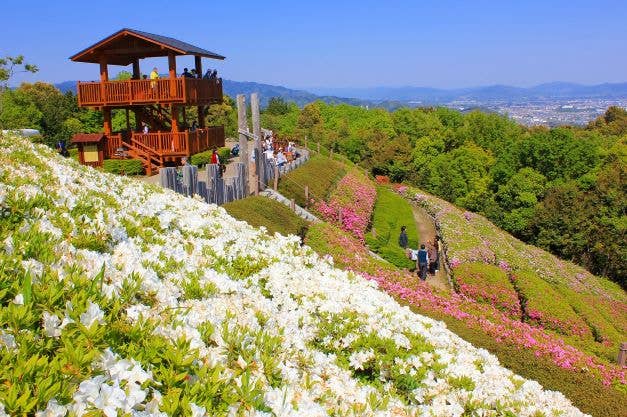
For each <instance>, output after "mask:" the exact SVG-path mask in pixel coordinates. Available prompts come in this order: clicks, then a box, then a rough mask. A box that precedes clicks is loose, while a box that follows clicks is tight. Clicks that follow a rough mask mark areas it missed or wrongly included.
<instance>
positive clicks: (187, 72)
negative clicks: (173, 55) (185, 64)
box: [183, 68, 194, 78]
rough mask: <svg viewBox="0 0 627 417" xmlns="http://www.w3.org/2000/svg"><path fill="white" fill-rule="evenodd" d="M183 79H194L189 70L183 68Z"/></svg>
mask: <svg viewBox="0 0 627 417" xmlns="http://www.w3.org/2000/svg"><path fill="white" fill-rule="evenodd" d="M183 77H185V78H194V75H193V74H192V73H191V72H189V70H188V69H187V68H185V69H184V70H183Z"/></svg>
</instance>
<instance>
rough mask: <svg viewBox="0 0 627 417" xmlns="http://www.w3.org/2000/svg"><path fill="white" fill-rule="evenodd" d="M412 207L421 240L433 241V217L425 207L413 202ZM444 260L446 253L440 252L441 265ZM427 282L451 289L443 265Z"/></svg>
mask: <svg viewBox="0 0 627 417" xmlns="http://www.w3.org/2000/svg"><path fill="white" fill-rule="evenodd" d="M411 209H412V212H413V213H414V221H415V222H416V228H417V229H418V236H420V240H421V242H426V241H427V240H431V241H433V240H434V239H435V234H436V231H435V224H434V221H433V218H432V217H431V216H430V215H429V213H427V212H426V211H425V210H424V209H423V208H421V207H416V206H415V205H414V204H411ZM444 262H445V259H444V254H440V265H442V264H443V263H444ZM427 283H429V284H431V285H432V286H434V287H437V288H439V289H442V290H445V291H450V290H451V286H450V284H449V279H448V277H447V276H446V270H445V269H444V268H443V267H441V268H440V269H439V270H438V272H436V273H435V275H428V276H427Z"/></svg>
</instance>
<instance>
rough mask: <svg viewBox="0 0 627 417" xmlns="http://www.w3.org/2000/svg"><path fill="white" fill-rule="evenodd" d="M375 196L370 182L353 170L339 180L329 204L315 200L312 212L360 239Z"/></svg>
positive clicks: (366, 225)
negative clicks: (314, 211)
mask: <svg viewBox="0 0 627 417" xmlns="http://www.w3.org/2000/svg"><path fill="white" fill-rule="evenodd" d="M376 196H377V191H376V188H375V186H374V184H373V183H372V181H370V179H369V178H368V177H367V176H365V175H364V174H363V173H361V172H360V171H358V170H357V169H356V168H354V169H352V170H350V171H349V172H348V173H347V174H346V175H345V176H344V178H342V179H341V180H340V182H339V183H338V184H337V187H336V188H335V190H334V191H333V192H332V193H331V196H330V198H329V201H328V202H326V201H324V200H320V201H318V202H317V203H316V206H315V209H316V210H317V211H318V213H320V215H321V216H322V218H323V219H325V220H327V221H331V222H334V223H338V224H340V227H341V228H342V229H344V230H345V231H347V232H349V233H351V234H352V235H353V236H355V237H357V238H358V239H360V240H363V239H364V233H365V232H366V228H367V227H368V223H369V221H370V216H371V215H372V210H373V208H374V202H375V199H376ZM340 221H341V223H340Z"/></svg>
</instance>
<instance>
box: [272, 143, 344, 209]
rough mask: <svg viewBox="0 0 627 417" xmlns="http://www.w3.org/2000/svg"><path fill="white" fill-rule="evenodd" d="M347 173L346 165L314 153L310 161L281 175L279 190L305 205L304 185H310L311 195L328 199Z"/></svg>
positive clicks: (299, 203) (314, 197)
mask: <svg viewBox="0 0 627 417" xmlns="http://www.w3.org/2000/svg"><path fill="white" fill-rule="evenodd" d="M345 173H346V166H345V165H344V164H343V163H341V162H338V161H335V160H332V159H329V158H327V157H325V156H320V155H314V156H312V157H311V159H309V161H308V162H307V163H306V164H305V165H303V166H301V167H299V168H297V169H295V170H294V171H291V172H289V173H288V174H287V175H285V176H283V177H281V180H280V182H279V192H280V193H281V194H283V195H284V196H285V197H287V198H293V199H294V200H296V204H298V205H299V206H302V207H305V206H307V205H308V203H309V202H307V201H305V191H304V187H305V186H306V185H307V186H309V197H310V198H313V199H315V200H326V198H327V197H328V196H329V194H330V193H331V191H332V190H333V188H334V186H335V184H336V183H337V182H338V181H339V180H340V178H342V177H343V176H344V174H345Z"/></svg>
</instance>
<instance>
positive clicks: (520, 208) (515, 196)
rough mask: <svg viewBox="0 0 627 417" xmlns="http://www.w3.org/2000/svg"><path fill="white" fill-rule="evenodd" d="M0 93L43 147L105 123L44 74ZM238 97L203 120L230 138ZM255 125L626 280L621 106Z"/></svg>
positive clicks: (273, 117)
mask: <svg viewBox="0 0 627 417" xmlns="http://www.w3.org/2000/svg"><path fill="white" fill-rule="evenodd" d="M124 76H125V74H124V73H122V74H121V75H120V77H124ZM0 94H1V95H0V127H1V128H2V129H12V128H35V129H39V130H40V131H41V133H42V137H41V138H39V140H40V141H42V142H44V143H46V144H48V145H50V146H54V145H55V144H56V143H57V142H58V141H59V140H66V141H67V140H69V138H71V136H72V135H73V134H74V133H78V132H86V133H88V132H96V131H100V129H101V126H102V119H101V115H100V113H99V112H96V111H93V110H87V109H80V108H78V106H77V101H76V96H75V95H73V94H72V93H71V92H68V93H65V94H62V93H61V92H60V91H59V90H58V89H56V88H55V87H54V86H52V85H50V84H46V83H34V84H26V83H25V84H22V85H21V86H20V87H18V88H15V89H8V88H4V89H2V91H0ZM234 106H235V105H234V101H233V100H232V99H231V98H229V97H228V96H225V99H224V102H223V103H222V104H219V105H214V106H211V108H209V109H208V112H207V116H206V118H207V123H208V125H218V124H223V125H225V127H226V133H227V136H233V135H234V134H235V132H236V113H237V112H236V110H235V108H234ZM194 111H195V109H192V108H190V109H189V111H188V117H190V116H191V117H193V115H191V114H193V112H194ZM190 113H191V114H190ZM191 117H190V120H191ZM131 123H133V121H132V120H131ZM262 125H263V126H264V127H266V128H269V129H272V130H274V131H275V132H277V133H278V135H279V136H283V137H289V138H292V139H294V140H296V141H298V142H300V143H303V141H304V139H305V138H307V139H308V141H309V143H315V142H320V144H321V145H322V146H324V147H325V148H327V149H332V150H333V151H334V152H337V153H341V154H343V155H345V156H346V157H348V158H349V159H350V160H352V161H353V162H355V163H358V164H360V165H362V166H363V167H365V168H367V169H368V170H369V171H370V172H371V173H372V174H373V175H385V176H389V177H390V179H391V180H392V181H395V182H405V183H407V184H410V185H415V186H418V187H420V188H422V189H424V190H426V191H428V192H430V193H432V194H434V195H436V196H439V197H442V198H444V199H446V200H448V201H450V202H452V203H454V204H456V205H457V206H459V207H462V208H465V209H467V210H470V211H474V212H478V213H481V214H483V215H485V216H486V217H488V218H489V219H490V220H491V221H493V222H494V223H496V224H497V225H499V226H500V227H501V228H503V229H504V230H506V231H508V232H510V233H512V234H513V235H514V236H516V237H518V238H519V239H521V240H523V241H525V242H527V243H530V244H533V245H536V246H538V247H541V248H543V249H547V250H549V251H550V252H552V253H554V254H556V255H558V256H560V257H562V258H563V259H567V260H572V261H574V262H577V263H579V264H581V265H583V266H584V267H586V268H587V269H588V270H590V271H591V272H593V273H595V274H598V275H603V276H607V277H609V278H610V279H612V280H614V281H616V282H618V283H619V284H620V285H621V286H622V287H623V288H625V287H626V286H627V282H626V279H627V278H626V271H625V268H626V263H625V259H627V248H626V245H625V230H626V229H627V216H626V207H627V200H626V196H625V191H626V190H625V183H626V181H625V179H626V176H627V164H626V158H627V111H625V110H624V109H621V108H617V107H610V108H608V109H607V111H606V112H605V114H604V115H603V116H601V117H599V118H598V119H597V120H595V121H593V122H591V123H589V125H588V126H586V127H584V128H577V127H572V126H562V127H557V128H550V129H549V128H545V127H531V128H528V127H524V126H521V125H519V124H517V123H516V122H514V121H512V120H511V119H509V118H508V117H507V116H502V115H498V114H488V113H483V112H479V111H473V112H469V113H465V114H462V113H460V112H458V111H455V110H451V109H448V108H443V107H439V108H416V109H410V108H401V109H398V110H395V111H393V112H389V111H387V110H383V109H377V108H373V109H367V108H364V107H358V106H350V105H345V104H341V105H328V104H325V103H323V102H320V101H317V102H313V103H310V104H307V105H305V106H304V107H303V108H302V109H301V108H299V107H298V106H296V105H295V104H291V103H287V102H285V101H283V100H282V99H280V98H272V99H270V101H269V104H268V106H267V107H266V108H265V109H264V110H263V113H262ZM113 128H114V130H122V129H125V128H126V118H125V115H124V113H123V112H121V111H120V112H117V113H114V116H113Z"/></svg>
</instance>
